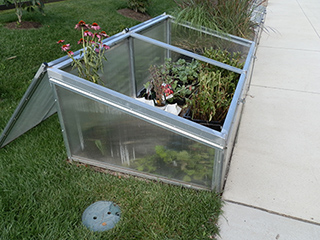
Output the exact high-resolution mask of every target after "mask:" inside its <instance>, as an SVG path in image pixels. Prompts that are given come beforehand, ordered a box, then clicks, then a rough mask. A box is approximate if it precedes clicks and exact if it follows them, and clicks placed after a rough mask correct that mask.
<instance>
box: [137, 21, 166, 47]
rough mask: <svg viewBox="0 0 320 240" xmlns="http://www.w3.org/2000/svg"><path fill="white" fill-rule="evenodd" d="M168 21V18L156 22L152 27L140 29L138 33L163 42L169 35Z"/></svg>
mask: <svg viewBox="0 0 320 240" xmlns="http://www.w3.org/2000/svg"><path fill="white" fill-rule="evenodd" d="M167 21H168V20H164V21H162V22H160V23H157V24H154V25H152V26H151V27H149V28H147V29H145V30H143V31H139V32H137V33H139V34H141V35H143V36H146V37H150V38H153V39H155V40H158V41H161V42H166V40H167V35H168V29H167Z"/></svg>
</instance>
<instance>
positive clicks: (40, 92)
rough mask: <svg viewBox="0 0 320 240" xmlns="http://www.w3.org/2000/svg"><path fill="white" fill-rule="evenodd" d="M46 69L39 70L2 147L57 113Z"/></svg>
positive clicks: (1, 144) (6, 130)
mask: <svg viewBox="0 0 320 240" xmlns="http://www.w3.org/2000/svg"><path fill="white" fill-rule="evenodd" d="M45 69H46V65H44V64H43V65H42V66H41V67H40V68H39V70H38V72H37V74H36V76H35V78H34V79H33V81H32V83H31V84H30V86H29V88H28V89H27V91H26V93H25V95H24V96H23V98H22V100H21V101H20V104H19V106H18V107H17V109H16V110H15V112H14V114H13V115H12V117H11V119H10V121H9V122H8V124H7V126H6V128H5V129H4V131H3V133H2V135H1V137H0V147H3V146H5V145H6V144H8V143H9V142H11V141H13V140H14V139H16V138H17V137H19V136H20V135H22V134H23V133H25V132H27V131H28V130H30V129H31V128H33V127H35V126H36V125H38V124H39V123H40V122H42V121H43V120H45V119H46V118H48V117H50V116H51V115H52V114H54V113H56V111H57V110H56V107H55V100H54V97H53V92H52V89H51V86H50V84H49V80H48V74H47V73H46V70H45Z"/></svg>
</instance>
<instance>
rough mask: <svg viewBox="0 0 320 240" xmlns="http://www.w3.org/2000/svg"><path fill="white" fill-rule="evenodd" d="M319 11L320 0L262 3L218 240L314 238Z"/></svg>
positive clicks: (319, 129)
mask: <svg viewBox="0 0 320 240" xmlns="http://www.w3.org/2000/svg"><path fill="white" fill-rule="evenodd" d="M319 13H320V0H281V1H279V0H269V1H268V7H267V14H266V21H265V25H264V26H265V28H266V29H265V31H264V32H263V33H262V36H261V40H260V45H259V46H258V50H257V60H256V64H255V68H254V72H253V76H252V82H251V86H250V89H249V92H248V96H247V99H246V104H245V107H244V111H243V117H242V120H241V124H240V129H239V134H238V138H237V143H236V145H235V149H234V152H233V156H232V159H231V166H230V170H229V175H228V177H227V183H226V186H225V190H224V193H223V199H224V201H225V202H226V204H225V206H224V208H223V210H224V214H223V216H222V217H221V218H220V219H219V226H220V229H221V230H220V235H221V239H223V240H238V239H239V240H251V239H252V240H265V239H268V240H269V239H280V240H319V239H320V206H319V205H320V73H319V70H320V14H319ZM318 204H319V205H318Z"/></svg>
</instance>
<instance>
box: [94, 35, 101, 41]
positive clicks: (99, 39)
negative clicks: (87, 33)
mask: <svg viewBox="0 0 320 240" xmlns="http://www.w3.org/2000/svg"><path fill="white" fill-rule="evenodd" d="M95 36H96V37H97V38H98V41H99V42H101V36H100V34H98V33H96V34H95Z"/></svg>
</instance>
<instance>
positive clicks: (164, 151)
mask: <svg viewBox="0 0 320 240" xmlns="http://www.w3.org/2000/svg"><path fill="white" fill-rule="evenodd" d="M56 88H57V97H58V102H59V106H60V111H61V115H62V118H63V126H64V128H65V129H64V131H65V134H66V136H67V141H68V145H69V147H70V154H71V156H72V157H74V158H76V157H80V158H85V159H90V160H93V161H95V162H103V163H106V164H109V165H111V166H118V167H121V168H123V169H131V170H133V171H136V172H140V173H146V174H147V175H149V174H151V175H156V176H159V177H164V178H166V179H172V180H178V181H182V182H185V183H186V184H196V185H199V186H202V187H206V188H209V189H210V188H211V184H212V177H213V164H214V156H215V150H214V149H213V148H211V147H208V146H206V145H203V144H200V143H198V142H196V141H193V140H190V139H188V138H186V137H183V136H180V135H178V134H175V133H173V132H171V131H168V130H166V129H164V128H161V127H158V126H155V125H153V124H151V123H148V122H146V121H144V120H141V119H138V118H136V117H133V116H131V115H128V114H126V113H124V112H122V111H120V110H117V109H115V108H113V107H111V106H107V105H104V104H102V103H98V102H95V101H93V100H91V99H89V98H86V97H84V96H81V95H78V94H77V93H73V92H70V91H68V90H66V89H64V88H61V87H58V86H56Z"/></svg>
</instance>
